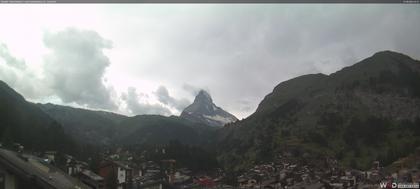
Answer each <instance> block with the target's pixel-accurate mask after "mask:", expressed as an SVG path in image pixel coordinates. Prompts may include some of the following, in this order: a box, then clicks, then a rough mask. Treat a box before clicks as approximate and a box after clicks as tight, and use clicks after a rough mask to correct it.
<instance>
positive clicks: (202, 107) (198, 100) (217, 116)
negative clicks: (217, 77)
mask: <svg viewBox="0 0 420 189" xmlns="http://www.w3.org/2000/svg"><path fill="white" fill-rule="evenodd" d="M180 117H182V118H185V119H187V120H190V121H193V122H197V123H204V124H207V125H210V126H216V127H221V126H223V125H225V124H227V123H231V122H235V121H237V120H238V119H237V118H236V117H235V116H234V115H232V114H230V113H229V112H226V111H224V110H223V109H222V108H220V107H218V106H216V105H215V104H214V103H213V100H212V98H211V96H210V94H209V93H207V92H206V91H204V90H201V91H200V92H199V93H198V94H197V96H196V97H195V99H194V102H193V103H192V104H191V105H189V106H188V107H186V108H185V109H184V110H183V111H182V113H181V116H180Z"/></svg>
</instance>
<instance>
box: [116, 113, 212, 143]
mask: <svg viewBox="0 0 420 189" xmlns="http://www.w3.org/2000/svg"><path fill="white" fill-rule="evenodd" d="M120 129H121V131H122V132H121V135H120V136H119V138H118V141H119V143H123V144H129V145H131V144H165V143H168V142H169V141H175V140H177V141H179V142H181V143H184V144H193V145H205V144H208V143H210V142H211V136H212V135H213V134H214V131H215V129H213V128H211V127H208V126H207V125H202V124H197V123H194V122H191V121H188V120H186V119H183V118H180V117H176V116H171V117H165V116H159V115H138V116H134V117H131V118H129V119H126V120H125V121H123V122H121V124H120Z"/></svg>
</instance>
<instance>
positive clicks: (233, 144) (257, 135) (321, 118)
mask: <svg viewBox="0 0 420 189" xmlns="http://www.w3.org/2000/svg"><path fill="white" fill-rule="evenodd" d="M419 86H420V62H419V61H418V60H414V59H412V58H410V57H408V56H406V55H403V54H400V53H396V52H392V51H382V52H378V53H376V54H374V55H373V56H371V57H369V58H366V59H364V60H362V61H360V62H358V63H356V64H354V65H352V66H349V67H346V68H343V69H342V70H340V71H337V72H335V73H332V74H330V75H324V74H309V75H303V76H300V77H297V78H293V79H290V80H287V81H284V82H282V83H280V84H278V85H277V86H276V87H275V88H274V89H273V91H272V92H271V93H270V94H268V95H267V96H266V97H265V98H264V99H263V100H262V101H261V103H260V104H259V105H258V108H257V110H256V111H255V112H254V113H253V114H251V115H250V116H249V117H247V118H245V119H243V120H240V121H239V120H237V118H236V117H235V116H233V115H232V114H230V113H228V112H226V111H224V110H223V109H222V108H220V107H218V106H216V105H215V104H214V102H213V100H212V98H211V96H210V95H209V93H208V92H206V91H204V90H202V91H200V92H199V93H198V94H197V96H196V98H195V100H194V102H193V103H192V104H191V105H190V106H188V107H187V108H185V109H184V111H183V112H182V113H181V115H180V116H169V117H166V116H159V115H137V116H132V117H129V116H124V115H119V114H114V113H109V112H104V111H92V110H85V109H80V108H72V107H67V106H61V105H54V104H33V103H30V102H27V101H26V100H25V99H24V98H23V97H22V96H21V95H19V94H18V93H17V92H15V91H14V90H13V89H12V88H10V87H9V86H7V84H5V83H4V82H0V115H1V116H0V136H1V142H2V143H3V144H6V145H11V144H12V143H14V142H19V143H22V144H23V145H25V146H28V148H30V149H34V150H35V149H64V148H69V149H70V148H75V147H76V145H74V144H73V143H74V142H77V143H78V144H90V145H96V146H107V145H123V146H130V145H142V144H166V143H168V142H171V141H174V140H175V141H179V142H181V143H185V144H188V145H197V146H207V147H211V148H213V149H216V150H217V154H218V160H219V162H220V163H222V165H223V166H224V167H225V168H226V169H229V170H241V169H245V168H247V167H250V166H252V165H254V164H255V163H260V162H270V161H272V160H273V159H274V158H275V157H276V156H278V155H279V154H284V153H290V154H293V155H295V156H302V155H308V154H309V155H311V156H331V157H334V158H336V159H338V160H339V161H340V162H341V163H342V164H343V165H344V166H350V167H355V168H360V169H365V168H366V167H368V166H369V165H370V163H371V162H372V161H373V160H381V161H382V162H384V163H385V164H387V163H388V164H389V163H391V162H393V161H395V160H396V159H398V158H399V157H403V156H406V155H408V154H409V153H410V152H411V151H412V150H413V149H415V147H418V146H420V137H419V135H420V87H419ZM233 100H234V99H233ZM227 123H230V124H227ZM34 141H35V142H34Z"/></svg>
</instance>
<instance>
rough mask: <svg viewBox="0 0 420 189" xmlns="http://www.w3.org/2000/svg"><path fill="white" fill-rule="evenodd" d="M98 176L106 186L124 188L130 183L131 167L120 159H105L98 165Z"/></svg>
mask: <svg viewBox="0 0 420 189" xmlns="http://www.w3.org/2000/svg"><path fill="white" fill-rule="evenodd" d="M99 176H101V177H102V178H104V183H105V187H106V188H118V189H126V188H129V186H131V184H132V176H133V171H132V169H131V168H130V167H129V166H127V165H126V164H124V163H123V162H120V161H112V160H105V161H102V162H101V164H100V166H99Z"/></svg>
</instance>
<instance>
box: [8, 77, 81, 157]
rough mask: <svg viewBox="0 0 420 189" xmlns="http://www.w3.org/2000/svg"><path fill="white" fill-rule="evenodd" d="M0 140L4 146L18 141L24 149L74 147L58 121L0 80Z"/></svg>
mask: <svg viewBox="0 0 420 189" xmlns="http://www.w3.org/2000/svg"><path fill="white" fill-rule="evenodd" d="M0 141H1V143H3V145H5V146H11V145H12V144H13V143H15V142H16V143H21V144H22V145H24V146H25V149H27V150H59V151H65V152H72V151H73V150H75V146H74V143H73V141H72V140H71V139H70V137H68V136H67V135H66V134H65V133H64V131H63V128H62V127H61V125H60V124H59V123H57V122H56V121H55V120H54V119H52V118H50V117H49V116H48V115H47V114H45V113H44V112H43V111H42V110H40V109H39V108H38V107H36V106H35V105H33V104H31V103H28V102H27V101H26V100H25V99H24V98H23V97H22V96H21V95H20V94H18V93H17V92H16V91H14V90H13V89H12V88H10V87H9V86H8V85H7V84H6V83H4V82H3V81H0Z"/></svg>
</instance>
